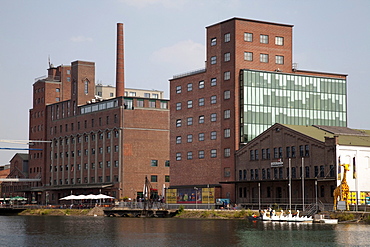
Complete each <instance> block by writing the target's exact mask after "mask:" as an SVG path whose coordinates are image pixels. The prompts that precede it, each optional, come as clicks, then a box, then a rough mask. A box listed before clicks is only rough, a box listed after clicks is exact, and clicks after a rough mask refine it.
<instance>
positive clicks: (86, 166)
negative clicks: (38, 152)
mask: <svg viewBox="0 0 370 247" xmlns="http://www.w3.org/2000/svg"><path fill="white" fill-rule="evenodd" d="M74 167H75V166H74V165H73V164H72V165H71V166H70V170H71V172H73V171H74V170H75V168H74ZM110 167H111V162H110V161H106V168H110ZM114 167H118V160H115V161H114ZM96 168H99V169H102V168H103V162H102V161H100V162H98V166H97V167H96V165H95V163H91V165H90V166H89V164H87V163H85V164H84V167H83V169H84V170H89V169H90V170H95V169H96ZM63 169H65V171H68V170H69V166H68V165H65V166H63V165H61V166H50V172H53V171H54V172H58V171H60V172H62V171H63ZM81 169H82V166H81V164H77V165H76V170H77V171H81Z"/></svg>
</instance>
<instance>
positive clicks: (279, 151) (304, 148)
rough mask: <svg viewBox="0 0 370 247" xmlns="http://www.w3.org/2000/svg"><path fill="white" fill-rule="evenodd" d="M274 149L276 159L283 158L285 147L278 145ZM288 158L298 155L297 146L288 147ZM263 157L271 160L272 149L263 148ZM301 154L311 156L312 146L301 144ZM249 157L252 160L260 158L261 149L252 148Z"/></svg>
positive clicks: (301, 155)
mask: <svg viewBox="0 0 370 247" xmlns="http://www.w3.org/2000/svg"><path fill="white" fill-rule="evenodd" d="M273 150H274V159H280V158H283V148H282V147H278V148H277V147H276V148H274V149H273ZM285 150H286V153H285V154H286V156H285V157H286V158H295V157H296V155H297V154H296V147H295V146H291V147H286V148H285ZM261 151H262V152H261V153H262V157H261V158H262V159H263V160H269V159H271V151H270V148H266V149H262V150H261ZM299 156H300V157H307V156H310V146H309V145H300V146H299ZM249 159H250V160H259V150H258V149H255V150H250V151H249Z"/></svg>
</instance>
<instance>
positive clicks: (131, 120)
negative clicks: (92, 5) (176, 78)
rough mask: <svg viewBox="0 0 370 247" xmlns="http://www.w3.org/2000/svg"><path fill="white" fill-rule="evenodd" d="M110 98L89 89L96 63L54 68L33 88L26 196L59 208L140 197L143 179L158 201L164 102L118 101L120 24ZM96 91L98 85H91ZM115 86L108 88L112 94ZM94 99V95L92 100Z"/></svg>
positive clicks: (162, 183)
mask: <svg viewBox="0 0 370 247" xmlns="http://www.w3.org/2000/svg"><path fill="white" fill-rule="evenodd" d="M116 66H117V67H116V72H117V73H116V87H115V91H114V95H112V94H111V93H112V92H108V96H107V97H106V98H103V97H102V95H103V92H102V90H104V88H103V89H102V88H99V90H96V85H95V64H94V63H93V62H87V61H74V62H72V63H71V65H61V66H58V67H54V66H53V65H52V64H50V66H49V69H48V75H47V77H44V78H37V79H36V82H35V83H34V85H33V108H32V109H31V110H30V128H29V139H30V140H37V141H38V142H34V143H33V145H32V146H30V147H32V148H33V149H40V150H31V151H30V152H29V168H28V169H29V171H28V174H29V178H39V179H40V181H39V182H33V183H31V185H30V187H29V190H28V191H27V194H26V196H27V197H28V198H32V200H33V201H34V202H38V203H44V202H46V203H58V200H59V199H60V198H61V197H63V196H65V195H69V194H71V193H73V194H90V193H93V194H98V193H105V194H109V195H111V196H114V197H116V198H117V199H118V198H122V197H126V196H127V197H130V198H136V197H137V196H140V194H141V193H142V190H143V185H144V181H145V177H146V176H147V177H148V178H149V180H150V181H151V182H152V186H153V188H155V189H157V190H158V193H159V194H162V188H163V187H168V185H169V103H168V100H165V99H163V98H161V97H157V98H153V97H151V98H145V97H140V96H138V97H136V96H127V97H126V96H125V86H124V47H123V24H120V23H119V24H117V65H116ZM98 86H100V85H98ZM112 88H114V87H110V89H112ZM97 92H100V93H99V94H101V95H100V96H99V95H97Z"/></svg>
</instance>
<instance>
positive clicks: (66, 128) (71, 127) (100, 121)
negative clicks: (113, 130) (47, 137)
mask: <svg viewBox="0 0 370 247" xmlns="http://www.w3.org/2000/svg"><path fill="white" fill-rule="evenodd" d="M110 121H111V120H110V116H106V117H105V124H106V125H108V124H109V123H110ZM113 122H114V123H118V115H117V114H114V118H113ZM97 124H98V125H97ZM97 124H96V122H95V119H94V118H92V119H91V120H90V126H91V127H96V126H103V124H104V121H103V118H101V117H99V118H98V123H97ZM83 126H84V128H85V129H87V128H88V121H87V120H85V121H84V122H83ZM80 129H81V122H77V130H80ZM69 130H70V131H74V130H75V125H74V123H70V124H65V125H64V131H65V132H68V131H69ZM57 133H58V128H57V126H54V127H50V134H51V135H53V134H57ZM59 133H63V125H59Z"/></svg>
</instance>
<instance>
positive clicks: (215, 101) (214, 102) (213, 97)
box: [211, 95, 217, 104]
mask: <svg viewBox="0 0 370 247" xmlns="http://www.w3.org/2000/svg"><path fill="white" fill-rule="evenodd" d="M216 103H217V96H216V95H213V96H211V104H216Z"/></svg>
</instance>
